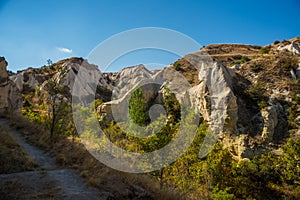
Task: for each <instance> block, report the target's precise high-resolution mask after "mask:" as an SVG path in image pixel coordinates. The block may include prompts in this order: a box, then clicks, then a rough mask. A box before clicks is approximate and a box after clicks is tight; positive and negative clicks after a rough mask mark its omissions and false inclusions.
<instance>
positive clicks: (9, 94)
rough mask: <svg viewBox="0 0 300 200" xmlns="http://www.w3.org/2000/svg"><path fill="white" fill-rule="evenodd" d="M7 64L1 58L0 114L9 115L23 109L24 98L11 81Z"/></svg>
mask: <svg viewBox="0 0 300 200" xmlns="http://www.w3.org/2000/svg"><path fill="white" fill-rule="evenodd" d="M6 67H7V62H6V60H5V58H4V57H0V114H1V115H7V114H9V113H13V112H14V111H18V110H20V109H21V108H22V98H21V93H20V92H19V90H18V88H17V87H16V85H15V84H14V83H13V82H12V81H11V80H10V79H9V77H8V73H7V70H6Z"/></svg>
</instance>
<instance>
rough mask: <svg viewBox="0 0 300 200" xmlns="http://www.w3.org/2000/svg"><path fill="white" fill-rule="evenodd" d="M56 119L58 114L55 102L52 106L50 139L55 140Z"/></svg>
mask: <svg viewBox="0 0 300 200" xmlns="http://www.w3.org/2000/svg"><path fill="white" fill-rule="evenodd" d="M55 118H56V113H55V105H54V102H53V104H52V122H51V127H50V138H51V139H52V138H53V134H54V126H55V120H56V119H55Z"/></svg>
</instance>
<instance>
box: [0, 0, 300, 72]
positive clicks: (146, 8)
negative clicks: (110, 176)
mask: <svg viewBox="0 0 300 200" xmlns="http://www.w3.org/2000/svg"><path fill="white" fill-rule="evenodd" d="M299 13H300V1H299V0H285V1H283V0H251V1H246V0H245V1H242V0H235V1H233V0H224V1H223V0H222V1H221V0H220V1H216V0H206V1H201V0H199V1H197V0H182V1H179V0H170V1H168V0H165V1H164V0H106V1H104V0H90V1H89V0H73V1H71V0H0V56H4V57H5V58H6V60H7V61H8V63H9V67H8V68H9V69H10V70H13V71H16V70H19V69H24V68H27V67H29V66H32V67H39V66H42V65H44V64H46V61H47V59H51V60H53V61H58V60H60V59H63V58H67V57H72V56H80V57H86V56H87V55H88V54H89V52H90V51H91V50H92V49H93V48H94V47H96V46H97V45H98V44H99V43H100V42H102V41H104V40H105V39H107V38H109V37H110V36H112V35H114V34H117V33H119V32H122V31H125V30H128V29H132V28H139V27H164V28H169V29H173V30H176V31H179V32H182V33H184V34H186V35H188V36H190V37H191V38H193V39H195V40H196V41H197V42H198V43H200V44H201V45H208V44H212V43H245V44H256V45H266V44H269V43H273V42H274V40H283V39H289V38H292V37H296V36H299V35H300V23H299V22H300V20H299V19H300V17H299ZM175 42H176V41H175ZM148 55H151V53H150V54H148ZM153 55H157V54H153ZM150 57H151V56H148V57H147V56H146V58H144V59H145V60H143V59H142V58H143V56H140V55H137V56H131V57H130V56H129V58H128V59H123V61H122V60H121V61H120V62H118V63H117V64H118V65H122V66H120V67H124V66H126V65H135V64H139V63H143V62H148V63H149V62H157V61H156V60H155V59H154V58H152V59H154V60H151V59H150ZM152 57H156V56H152ZM161 57H165V58H159V62H160V63H161V62H163V63H166V64H169V63H171V62H173V61H174V59H175V58H174V56H170V55H165V56H161ZM115 67H116V68H117V65H116V66H115ZM112 71H113V70H112Z"/></svg>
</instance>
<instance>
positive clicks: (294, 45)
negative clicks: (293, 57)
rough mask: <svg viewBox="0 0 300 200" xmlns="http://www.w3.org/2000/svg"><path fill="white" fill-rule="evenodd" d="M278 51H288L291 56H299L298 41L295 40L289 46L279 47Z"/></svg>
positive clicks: (299, 47)
mask: <svg viewBox="0 0 300 200" xmlns="http://www.w3.org/2000/svg"><path fill="white" fill-rule="evenodd" d="M277 49H278V50H284V49H286V50H288V51H290V52H292V53H293V54H298V55H300V40H296V41H293V42H291V44H288V45H285V46H279V47H278V48H277Z"/></svg>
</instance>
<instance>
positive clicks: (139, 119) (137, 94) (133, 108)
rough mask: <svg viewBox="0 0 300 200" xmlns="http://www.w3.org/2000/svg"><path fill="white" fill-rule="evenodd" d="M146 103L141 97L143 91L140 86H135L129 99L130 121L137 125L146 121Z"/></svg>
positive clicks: (143, 124) (144, 123)
mask: <svg viewBox="0 0 300 200" xmlns="http://www.w3.org/2000/svg"><path fill="white" fill-rule="evenodd" d="M146 106H147V103H146V101H145V99H144V98H143V91H142V89H141V88H137V89H136V90H134V91H133V92H132V94H131V97H130V99H129V116H130V119H131V122H133V123H136V124H138V125H139V126H145V125H146V124H147V121H148V115H147V113H146V109H147V107H146Z"/></svg>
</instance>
